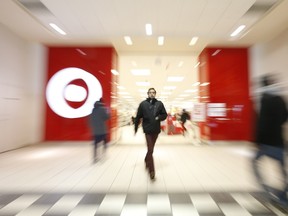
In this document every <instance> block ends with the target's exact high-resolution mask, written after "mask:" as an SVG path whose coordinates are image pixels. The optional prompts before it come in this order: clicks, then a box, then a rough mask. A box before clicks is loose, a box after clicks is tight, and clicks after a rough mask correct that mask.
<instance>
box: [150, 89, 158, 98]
mask: <svg viewBox="0 0 288 216" xmlns="http://www.w3.org/2000/svg"><path fill="white" fill-rule="evenodd" d="M155 96H156V91H155V90H154V89H150V90H149V91H148V97H149V98H151V99H153V98H155Z"/></svg>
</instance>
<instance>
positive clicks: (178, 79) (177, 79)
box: [167, 76, 184, 82]
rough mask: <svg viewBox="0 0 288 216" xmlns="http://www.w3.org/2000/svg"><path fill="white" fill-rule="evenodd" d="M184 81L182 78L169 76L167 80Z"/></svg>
mask: <svg viewBox="0 0 288 216" xmlns="http://www.w3.org/2000/svg"><path fill="white" fill-rule="evenodd" d="M183 79H184V77H180V76H171V77H168V78H167V81H168V82H181V81H182V80H183Z"/></svg>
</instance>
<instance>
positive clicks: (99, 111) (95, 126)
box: [89, 98, 110, 163]
mask: <svg viewBox="0 0 288 216" xmlns="http://www.w3.org/2000/svg"><path fill="white" fill-rule="evenodd" d="M109 118H110V113H109V112H108V108H107V107H105V106H104V103H103V99H102V98H100V100H99V101H96V102H95V104H94V108H93V110H92V113H91V115H90V116H89V123H90V127H91V130H92V133H93V136H94V151H93V162H94V163H95V162H96V161H97V147H98V144H99V143H100V142H103V146H104V152H105V151H106V149H107V133H108V131H107V126H106V121H107V120H108V119H109Z"/></svg>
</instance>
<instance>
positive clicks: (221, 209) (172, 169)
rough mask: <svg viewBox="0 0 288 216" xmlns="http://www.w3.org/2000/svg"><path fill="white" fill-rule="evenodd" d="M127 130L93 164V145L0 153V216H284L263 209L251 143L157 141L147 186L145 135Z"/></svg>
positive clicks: (269, 164)
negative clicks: (153, 174)
mask: <svg viewBox="0 0 288 216" xmlns="http://www.w3.org/2000/svg"><path fill="white" fill-rule="evenodd" d="M125 130H127V131H131V133H127V131H125V132H126V133H123V134H122V136H121V139H120V141H119V142H118V143H117V144H114V145H110V146H109V148H108V149H107V151H106V153H105V154H104V153H103V152H102V150H103V149H102V148H101V147H100V148H99V149H98V156H99V158H98V159H99V160H98V161H97V162H96V163H93V161H92V150H93V146H92V142H45V143H42V144H39V145H33V146H29V147H25V148H21V149H18V150H15V151H10V152H6V153H2V154H0V208H1V209H0V215H5V216H9V215H27V216H28V215H29V216H36V215H54V216H55V215H58V216H60V215H63V216H64V215H79V216H89V215H105V216H108V215H110V216H114V215H115V216H116V215H121V216H135V215H137V216H142V215H143V216H156V215H157V216H160V215H161V216H166V215H167V216H168V215H170V216H172V215H173V216H178V215H179V216H185V215H189V216H190V215H199V216H208V215H209V216H216V215H217V216H218V215H226V216H235V215H236V216H237V215H239V216H246V215H247V216H248V215H253V216H256V215H258V216H260V215H261V216H268V215H285V214H284V213H283V212H281V211H280V210H279V209H277V208H275V207H274V206H273V205H271V204H270V203H269V202H267V200H266V198H265V196H264V194H263V192H262V191H261V188H260V187H259V185H258V184H257V182H256V180H255V178H254V175H253V173H252V172H251V158H252V157H253V155H254V148H253V146H252V145H251V144H250V143H247V142H217V143H211V144H210V145H199V143H195V142H194V143H193V142H191V139H190V138H189V139H188V138H187V137H183V136H182V135H176V136H168V135H165V134H160V136H159V139H158V141H157V144H156V147H155V152H154V159H155V167H156V180H155V181H151V180H150V178H149V176H148V173H147V171H146V170H145V167H144V161H143V160H144V156H145V153H146V146H145V140H144V136H143V134H142V133H141V132H139V133H138V134H137V135H136V136H134V134H133V132H132V131H133V129H131V128H130V127H129V128H126V129H125ZM263 163H265V172H264V174H265V173H268V171H269V175H267V176H266V177H267V181H268V183H269V184H271V185H273V186H275V187H278V186H279V185H280V184H281V179H280V177H279V176H278V175H277V171H276V170H277V167H276V165H277V164H275V163H274V162H273V161H268V160H267V161H266V162H265V161H264V162H263ZM263 168H264V167H263ZM270 171H271V172H270Z"/></svg>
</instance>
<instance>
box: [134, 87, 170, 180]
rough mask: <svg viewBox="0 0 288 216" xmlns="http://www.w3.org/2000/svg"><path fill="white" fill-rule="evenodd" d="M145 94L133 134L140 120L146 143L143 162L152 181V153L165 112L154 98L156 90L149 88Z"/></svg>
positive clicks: (159, 102) (153, 176)
mask: <svg viewBox="0 0 288 216" xmlns="http://www.w3.org/2000/svg"><path fill="white" fill-rule="evenodd" d="M147 94H148V98H147V99H146V100H144V101H142V102H141V103H140V105H139V107H138V110H137V115H136V117H135V134H136V133H137V130H138V125H139V123H140V120H142V128H143V131H144V133H145V138H146V143H147V153H146V156H145V160H144V161H145V164H146V168H147V169H148V171H149V174H150V178H151V180H154V179H155V167H154V160H153V151H154V146H155V143H156V140H157V138H158V135H159V133H160V132H161V125H160V122H161V121H164V120H165V119H166V118H167V112H166V109H165V107H164V105H163V103H162V102H161V101H159V100H157V99H156V98H155V96H156V90H155V89H154V88H149V89H148V92H147Z"/></svg>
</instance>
